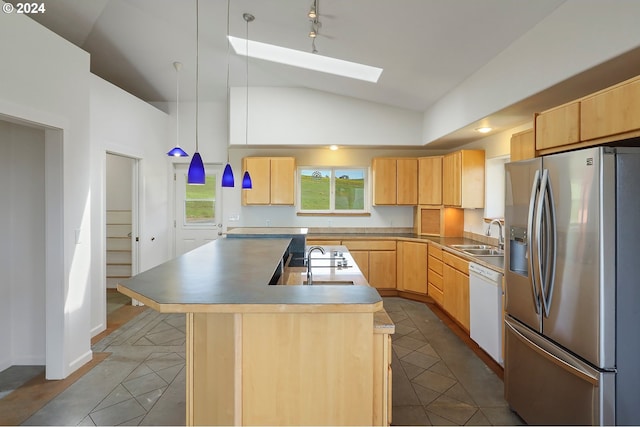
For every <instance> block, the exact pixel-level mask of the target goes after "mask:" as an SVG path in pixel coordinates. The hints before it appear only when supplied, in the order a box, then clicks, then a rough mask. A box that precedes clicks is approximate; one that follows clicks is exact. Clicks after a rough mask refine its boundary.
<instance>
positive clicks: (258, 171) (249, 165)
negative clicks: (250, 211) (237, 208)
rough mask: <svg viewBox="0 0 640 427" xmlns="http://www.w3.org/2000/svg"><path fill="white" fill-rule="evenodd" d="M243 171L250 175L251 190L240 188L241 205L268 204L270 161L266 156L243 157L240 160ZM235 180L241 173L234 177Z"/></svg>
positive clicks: (269, 195) (238, 179)
mask: <svg viewBox="0 0 640 427" xmlns="http://www.w3.org/2000/svg"><path fill="white" fill-rule="evenodd" d="M242 165H243V172H244V170H247V171H249V174H250V175H251V183H252V187H253V188H251V190H242V204H243V205H268V204H269V203H270V202H271V194H270V192H271V178H270V176H271V162H270V160H269V158H268V157H245V158H244V159H243V160H242ZM236 175H237V172H236ZM235 180H236V182H240V181H241V180H242V175H239V176H236V177H235Z"/></svg>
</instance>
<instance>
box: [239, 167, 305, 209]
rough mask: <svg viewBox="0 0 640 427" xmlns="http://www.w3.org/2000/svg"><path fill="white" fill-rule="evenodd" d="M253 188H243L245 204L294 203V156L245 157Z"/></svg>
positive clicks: (244, 168) (243, 201)
mask: <svg viewBox="0 0 640 427" xmlns="http://www.w3.org/2000/svg"><path fill="white" fill-rule="evenodd" d="M242 168H243V170H247V171H249V174H250V175H251V181H252V186H253V188H252V189H250V190H242V204H243V205H245V206H246V205H294V203H295V169H296V161H295V158H293V157H245V158H244V159H242Z"/></svg>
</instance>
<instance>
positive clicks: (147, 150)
mask: <svg viewBox="0 0 640 427" xmlns="http://www.w3.org/2000/svg"><path fill="white" fill-rule="evenodd" d="M90 84H91V146H92V147H91V148H92V160H91V164H92V165H93V167H92V168H91V169H92V185H93V188H94V191H93V197H92V211H93V215H92V224H93V226H92V233H93V235H94V238H93V239H92V242H91V244H92V247H93V251H94V253H95V256H94V257H93V260H92V263H91V265H92V268H91V271H92V292H93V294H92V299H91V334H92V335H95V334H97V333H99V332H101V331H102V330H104V329H105V328H106V313H105V304H106V302H105V298H106V284H105V280H106V279H105V263H106V260H105V248H106V233H105V223H106V220H105V211H106V156H107V152H111V153H116V154H120V155H123V156H127V157H131V158H135V159H139V165H140V166H139V176H138V177H137V178H138V186H139V188H140V192H139V195H138V198H139V202H140V203H139V207H138V211H139V221H138V223H139V229H138V236H139V237H140V242H139V247H138V251H139V253H140V259H139V263H138V272H142V271H145V270H148V269H149V268H152V267H155V266H156V265H158V264H160V263H162V262H164V261H167V260H168V259H169V257H170V253H171V252H170V249H171V248H172V247H173V242H172V240H171V239H172V237H173V234H172V230H171V228H170V227H169V225H170V219H171V218H172V217H171V215H172V206H171V203H170V200H169V194H170V188H171V187H170V185H169V184H170V182H172V181H171V180H170V174H169V172H170V169H171V166H170V164H171V159H170V158H169V157H168V156H167V155H166V152H167V151H169V149H171V147H173V144H174V141H175V137H172V135H171V133H170V131H169V129H170V126H169V122H170V118H169V116H168V115H167V114H165V113H164V112H162V111H160V110H158V109H157V108H155V107H154V106H151V105H149V104H147V103H145V102H143V101H141V100H140V99H138V98H136V97H134V96H133V95H131V94H129V93H127V92H125V91H123V90H122V89H120V88H118V87H116V86H114V85H112V84H111V83H109V82H107V81H105V80H103V79H101V78H100V77H97V76H95V75H91V76H90ZM171 177H172V175H171ZM134 273H135V272H134Z"/></svg>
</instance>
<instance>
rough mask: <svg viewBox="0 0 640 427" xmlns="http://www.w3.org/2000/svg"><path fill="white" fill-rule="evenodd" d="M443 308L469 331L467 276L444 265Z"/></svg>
mask: <svg viewBox="0 0 640 427" xmlns="http://www.w3.org/2000/svg"><path fill="white" fill-rule="evenodd" d="M442 273H443V274H442V280H443V308H444V309H445V311H447V312H448V313H449V315H451V317H453V318H454V319H455V320H456V321H457V322H458V323H459V324H460V325H461V326H462V327H463V328H464V329H466V330H467V332H468V331H469V276H468V275H466V274H464V273H462V272H460V271H458V270H456V269H455V268H453V267H451V266H450V265H448V264H445V265H444V267H443V272H442Z"/></svg>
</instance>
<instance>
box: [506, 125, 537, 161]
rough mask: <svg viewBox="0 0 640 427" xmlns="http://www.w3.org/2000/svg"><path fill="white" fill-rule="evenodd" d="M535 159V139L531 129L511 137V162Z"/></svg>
mask: <svg viewBox="0 0 640 427" xmlns="http://www.w3.org/2000/svg"><path fill="white" fill-rule="evenodd" d="M534 157H536V138H535V134H534V132H533V129H527V130H524V131H522V132H518V133H514V134H513V135H511V159H510V161H512V162H517V161H519V160H526V159H533V158H534Z"/></svg>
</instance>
